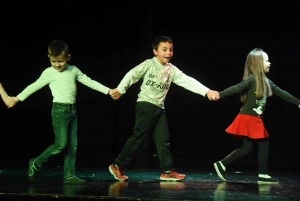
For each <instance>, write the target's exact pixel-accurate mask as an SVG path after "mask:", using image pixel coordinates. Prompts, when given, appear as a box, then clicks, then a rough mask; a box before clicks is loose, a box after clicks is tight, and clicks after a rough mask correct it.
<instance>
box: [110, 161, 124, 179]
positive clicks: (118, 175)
mask: <svg viewBox="0 0 300 201" xmlns="http://www.w3.org/2000/svg"><path fill="white" fill-rule="evenodd" d="M108 170H109V172H110V173H111V174H112V175H113V176H114V177H115V179H116V180H119V181H126V180H128V177H127V176H126V175H125V174H124V171H123V169H122V168H121V167H118V166H117V165H115V164H111V165H110V166H109V167H108Z"/></svg>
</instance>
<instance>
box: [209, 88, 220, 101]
mask: <svg viewBox="0 0 300 201" xmlns="http://www.w3.org/2000/svg"><path fill="white" fill-rule="evenodd" d="M206 96H207V98H208V99H209V100H210V101H217V100H219V99H220V94H219V92H218V91H213V90H209V91H208V92H207V93H206Z"/></svg>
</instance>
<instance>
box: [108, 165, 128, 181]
mask: <svg viewBox="0 0 300 201" xmlns="http://www.w3.org/2000/svg"><path fill="white" fill-rule="evenodd" d="M108 170H109V172H110V174H112V175H113V176H114V178H115V179H116V180H119V181H127V180H128V178H127V179H119V178H118V177H116V175H115V174H114V171H113V170H112V169H111V168H110V166H109V167H108Z"/></svg>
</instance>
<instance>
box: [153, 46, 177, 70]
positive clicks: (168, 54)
mask: <svg viewBox="0 0 300 201" xmlns="http://www.w3.org/2000/svg"><path fill="white" fill-rule="evenodd" d="M153 53H154V55H155V56H156V58H157V60H158V62H159V63H161V64H162V65H165V64H166V63H168V62H169V61H170V60H171V58H172V56H173V44H172V43H168V42H165V43H159V46H158V48H157V50H153Z"/></svg>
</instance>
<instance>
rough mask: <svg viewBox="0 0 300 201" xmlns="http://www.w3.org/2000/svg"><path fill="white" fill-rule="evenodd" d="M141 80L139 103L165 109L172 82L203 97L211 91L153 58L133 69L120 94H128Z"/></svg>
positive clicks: (120, 87)
mask: <svg viewBox="0 0 300 201" xmlns="http://www.w3.org/2000/svg"><path fill="white" fill-rule="evenodd" d="M141 78H143V83H142V85H141V87H140V89H141V91H140V93H139V94H138V99H137V101H146V102H149V103H152V104H154V105H157V106H159V107H161V108H164V101H165V99H166V96H167V93H168V91H169V88H170V86H171V82H173V83H175V84H177V85H179V86H181V87H183V88H185V89H188V90H190V91H192V92H194V93H197V94H200V95H202V96H205V95H206V93H207V91H208V90H209V88H207V87H206V86H204V85H203V84H201V83H200V82H198V81H197V80H195V79H194V78H192V77H189V76H187V75H185V74H184V73H183V72H182V71H180V70H179V69H178V68H177V67H176V66H174V65H172V64H171V63H167V64H166V65H162V64H160V63H159V62H158V60H157V58H156V57H153V58H152V59H147V60H145V61H144V62H142V63H141V64H139V65H138V66H136V67H134V68H133V69H131V70H130V71H129V72H128V73H127V74H126V75H125V76H124V78H123V79H122V81H121V82H120V84H119V85H118V87H117V89H118V91H119V92H120V94H124V93H126V90H127V89H128V88H129V87H130V86H131V85H132V84H134V83H136V82H138V81H139V80H140V79H141Z"/></svg>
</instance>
